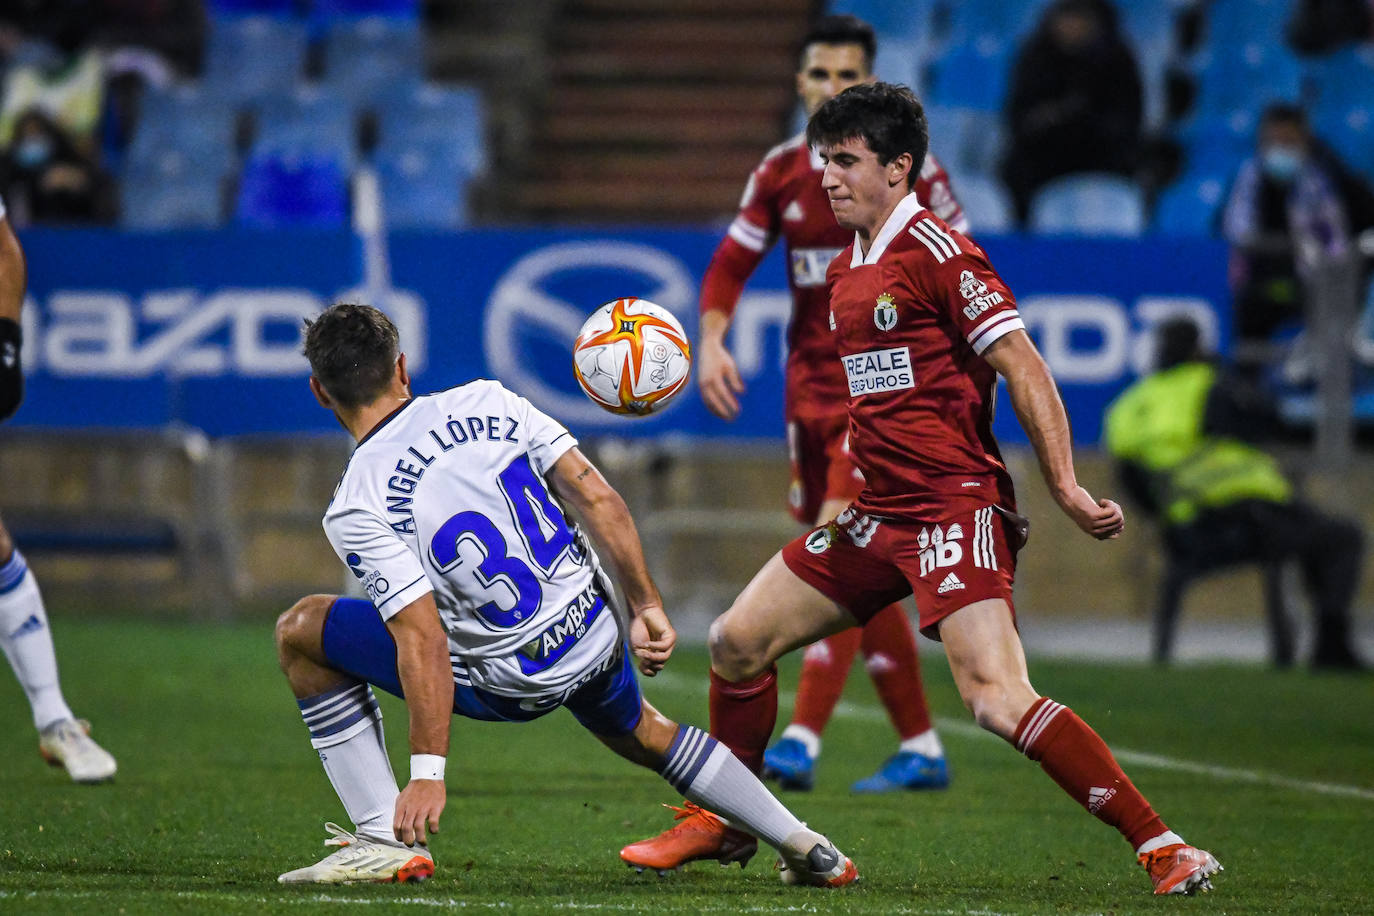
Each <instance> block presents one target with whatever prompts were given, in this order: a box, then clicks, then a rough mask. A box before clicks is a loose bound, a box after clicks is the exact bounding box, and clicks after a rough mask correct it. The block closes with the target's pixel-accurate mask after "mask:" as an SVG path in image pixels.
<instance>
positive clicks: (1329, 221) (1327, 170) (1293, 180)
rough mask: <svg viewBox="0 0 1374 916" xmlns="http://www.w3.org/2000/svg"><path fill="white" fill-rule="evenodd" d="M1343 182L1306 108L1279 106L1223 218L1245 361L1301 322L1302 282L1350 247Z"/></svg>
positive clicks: (1269, 112) (1265, 123)
mask: <svg viewBox="0 0 1374 916" xmlns="http://www.w3.org/2000/svg"><path fill="white" fill-rule="evenodd" d="M1339 189H1340V179H1339V178H1338V176H1337V172H1336V170H1335V169H1333V168H1332V165H1331V159H1330V157H1329V155H1328V154H1323V153H1319V152H1318V151H1317V147H1316V145H1315V144H1314V142H1313V137H1312V133H1311V131H1310V129H1309V128H1308V124H1307V117H1306V116H1305V115H1304V114H1303V112H1302V109H1301V108H1298V107H1297V106H1294V105H1288V104H1277V105H1271V106H1270V107H1269V108H1267V109H1265V111H1264V114H1263V115H1262V116H1261V118H1260V123H1259V129H1258V133H1257V137H1256V150H1255V155H1254V156H1252V157H1251V158H1249V159H1247V160H1246V161H1245V162H1244V163H1242V165H1241V167H1240V171H1239V173H1238V174H1237V176H1236V180H1235V183H1234V184H1233V185H1232V187H1231V193H1230V197H1229V199H1228V200H1227V202H1226V207H1225V210H1224V211H1223V214H1222V235H1223V236H1224V237H1225V238H1226V240H1227V241H1228V242H1230V243H1231V263H1230V278H1231V293H1232V301H1233V302H1234V308H1235V327H1236V336H1237V343H1238V345H1239V346H1240V350H1241V353H1240V354H1239V355H1240V356H1242V357H1243V358H1244V359H1245V360H1246V361H1250V360H1251V359H1252V357H1248V356H1246V354H1245V351H1246V350H1249V351H1251V352H1255V351H1256V350H1257V349H1259V348H1258V347H1257V346H1256V345H1260V346H1262V345H1264V344H1266V343H1267V342H1268V341H1269V339H1270V337H1271V335H1272V334H1273V332H1274V331H1275V330H1276V329H1277V328H1278V327H1279V326H1280V325H1281V324H1283V323H1284V322H1286V321H1298V320H1301V319H1302V318H1303V291H1302V288H1303V284H1304V281H1305V279H1306V278H1307V277H1308V276H1310V275H1311V273H1312V271H1313V270H1315V269H1316V267H1317V266H1318V265H1319V264H1321V263H1322V261H1323V260H1324V259H1327V258H1331V257H1338V256H1340V255H1343V254H1344V253H1345V252H1346V251H1347V250H1348V249H1349V247H1350V218H1349V215H1348V211H1347V206H1346V201H1345V200H1344V199H1343V197H1342V195H1341V192H1340V190H1339Z"/></svg>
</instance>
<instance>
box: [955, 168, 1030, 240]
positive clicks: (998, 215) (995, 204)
mask: <svg viewBox="0 0 1374 916" xmlns="http://www.w3.org/2000/svg"><path fill="white" fill-rule="evenodd" d="M950 185H951V186H952V187H953V188H954V196H955V197H957V198H959V203H960V205H961V206H962V207H963V208H964V214H965V215H966V216H967V217H968V224H969V234H970V235H971V236H973V237H974V238H981V237H982V236H985V235H997V234H999V233H1003V232H1011V231H1012V230H1013V229H1015V228H1016V226H1015V223H1016V213H1015V209H1014V208H1013V207H1012V203H1011V196H1010V195H1008V194H1007V192H1006V189H1005V188H1003V187H1002V185H1001V183H1000V182H998V181H997V180H995V179H993V178H989V177H987V176H983V175H957V176H951V177H950Z"/></svg>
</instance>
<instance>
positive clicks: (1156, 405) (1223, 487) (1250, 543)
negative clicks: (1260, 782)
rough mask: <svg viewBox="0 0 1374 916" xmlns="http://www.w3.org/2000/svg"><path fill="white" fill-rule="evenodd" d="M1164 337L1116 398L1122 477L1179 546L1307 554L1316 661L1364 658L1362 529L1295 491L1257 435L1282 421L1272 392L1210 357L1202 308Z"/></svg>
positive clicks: (1273, 556) (1112, 437)
mask: <svg viewBox="0 0 1374 916" xmlns="http://www.w3.org/2000/svg"><path fill="white" fill-rule="evenodd" d="M1157 341H1158V343H1157V351H1156V367H1157V368H1156V369H1155V371H1154V372H1153V373H1151V374H1150V375H1147V376H1145V377H1144V378H1142V379H1140V380H1139V381H1137V382H1135V383H1134V384H1133V385H1131V386H1130V387H1129V388H1127V389H1126V390H1125V391H1124V392H1122V393H1121V395H1120V396H1119V397H1118V398H1117V399H1116V400H1115V401H1113V402H1112V404H1111V405H1110V406H1109V407H1108V408H1107V416H1106V422H1105V437H1106V443H1107V449H1108V451H1109V452H1110V453H1111V455H1112V457H1113V458H1115V459H1116V460H1117V462H1118V470H1119V471H1120V474H1121V479H1122V483H1123V485H1124V486H1125V487H1126V489H1127V491H1128V492H1130V494H1131V496H1132V498H1134V499H1135V500H1136V501H1137V502H1138V503H1139V504H1140V505H1141V506H1142V507H1143V508H1144V509H1146V510H1147V511H1149V512H1150V513H1151V514H1153V515H1155V516H1157V517H1158V518H1159V519H1160V521H1161V522H1162V523H1163V524H1164V525H1165V527H1166V529H1167V533H1166V538H1167V540H1168V541H1169V543H1170V544H1171V549H1174V550H1182V551H1186V552H1188V553H1189V555H1191V556H1194V557H1199V556H1203V555H1208V554H1209V553H1210V554H1215V553H1216V552H1218V551H1228V553H1227V554H1226V556H1228V557H1234V556H1244V557H1252V558H1255V559H1257V560H1259V561H1260V562H1263V563H1280V562H1283V561H1285V560H1289V559H1296V560H1297V561H1298V563H1299V564H1300V565H1301V567H1302V571H1303V578H1304V581H1305V584H1306V586H1307V591H1308V593H1309V595H1310V596H1311V601H1312V605H1313V608H1314V609H1315V612H1316V621H1315V623H1316V645H1315V648H1314V650H1313V653H1312V665H1313V667H1317V668H1344V669H1358V668H1361V667H1363V665H1362V663H1361V662H1360V660H1359V658H1358V657H1357V656H1356V654H1355V652H1354V649H1353V648H1352V646H1351V634H1350V605H1351V602H1352V600H1353V599H1354V596H1355V589H1356V586H1357V585H1358V583H1359V577H1360V561H1361V554H1362V553H1363V549H1364V546H1363V545H1364V535H1363V532H1362V531H1361V530H1360V528H1359V526H1358V525H1356V524H1355V523H1354V522H1352V521H1349V520H1347V519H1344V518H1340V517H1338V516H1334V515H1329V514H1327V513H1325V512H1323V511H1322V510H1320V509H1318V508H1317V507H1316V506H1314V505H1312V504H1311V503H1308V502H1306V501H1304V500H1302V499H1299V498H1297V497H1296V496H1294V493H1293V486H1292V484H1291V483H1290V482H1289V481H1288V478H1287V477H1286V476H1284V474H1283V472H1282V471H1281V470H1280V468H1279V466H1278V463H1277V462H1276V461H1275V460H1274V459H1273V458H1272V457H1271V456H1270V455H1269V454H1267V453H1266V452H1264V451H1262V450H1261V449H1260V448H1259V447H1258V446H1257V445H1256V444H1255V443H1256V442H1258V441H1262V440H1263V439H1264V438H1265V437H1266V435H1267V434H1269V433H1271V432H1272V431H1274V430H1275V429H1277V426H1278V423H1277V417H1278V413H1277V410H1276V408H1275V406H1274V403H1273V400H1272V399H1271V398H1269V397H1268V395H1267V393H1266V392H1264V391H1263V390H1262V389H1260V388H1257V387H1256V386H1254V385H1253V384H1251V383H1249V382H1248V381H1247V380H1245V379H1244V378H1243V377H1242V376H1240V375H1239V374H1237V373H1235V372H1232V371H1227V370H1226V369H1225V368H1224V367H1222V366H1220V365H1218V364H1217V363H1216V362H1215V361H1213V360H1211V359H1209V358H1208V357H1207V356H1206V355H1205V354H1204V353H1203V351H1202V348H1201V346H1200V344H1199V333H1198V327H1197V325H1196V324H1195V323H1193V321H1192V320H1191V319H1187V318H1178V319H1174V320H1172V321H1169V322H1166V323H1165V324H1163V325H1162V326H1161V327H1160V329H1159V334H1158V338H1157Z"/></svg>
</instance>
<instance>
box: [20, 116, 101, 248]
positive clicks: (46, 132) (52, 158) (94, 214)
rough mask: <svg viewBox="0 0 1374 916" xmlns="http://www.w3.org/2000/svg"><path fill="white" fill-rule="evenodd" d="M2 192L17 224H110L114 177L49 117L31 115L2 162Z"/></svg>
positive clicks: (26, 119) (21, 127)
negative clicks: (103, 169)
mask: <svg viewBox="0 0 1374 916" xmlns="http://www.w3.org/2000/svg"><path fill="white" fill-rule="evenodd" d="M0 188H3V193H4V195H5V199H6V200H7V201H9V204H10V214H11V217H12V218H13V219H14V222H15V225H18V226H24V225H29V224H32V223H59V224H61V223H68V224H70V223H108V222H111V221H112V218H113V210H114V207H113V194H112V187H111V183H110V179H109V177H108V176H107V175H106V174H105V172H104V171H102V170H101V169H100V167H99V166H97V165H96V164H95V162H93V161H92V160H91V159H90V158H89V157H87V156H86V155H84V154H83V153H81V152H80V151H79V150H78V149H77V148H76V146H75V145H74V144H73V143H72V142H71V140H70V139H69V138H68V137H67V136H66V135H65V134H64V133H63V132H62V130H61V129H60V128H59V127H58V126H57V125H56V124H54V123H53V122H52V121H51V120H50V119H49V118H48V117H47V116H46V115H44V114H42V113H41V112H39V111H37V110H30V111H27V112H25V113H24V114H23V115H22V116H21V117H20V118H19V120H18V121H17V122H16V123H15V129H14V138H13V140H12V141H11V143H10V145H9V147H8V148H7V149H6V150H5V154H4V157H3V159H0Z"/></svg>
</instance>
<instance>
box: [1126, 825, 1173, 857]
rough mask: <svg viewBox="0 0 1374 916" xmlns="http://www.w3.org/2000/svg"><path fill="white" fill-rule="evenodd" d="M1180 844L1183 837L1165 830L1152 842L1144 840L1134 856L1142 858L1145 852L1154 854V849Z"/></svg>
mask: <svg viewBox="0 0 1374 916" xmlns="http://www.w3.org/2000/svg"><path fill="white" fill-rule="evenodd" d="M1182 842H1183V837H1181V836H1179V835H1178V834H1177V833H1174V832H1173V831H1172V830H1166V831H1164V832H1163V833H1161V834H1160V835H1159V836H1157V837H1155V838H1154V839H1153V840H1146V841H1145V842H1144V843H1141V844H1140V848H1139V849H1137V850H1136V851H1135V854H1136V855H1138V856H1143V855H1145V853H1147V852H1154V851H1155V850H1156V849H1162V848H1163V847H1165V846H1172V845H1174V844H1175V843H1182Z"/></svg>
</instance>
